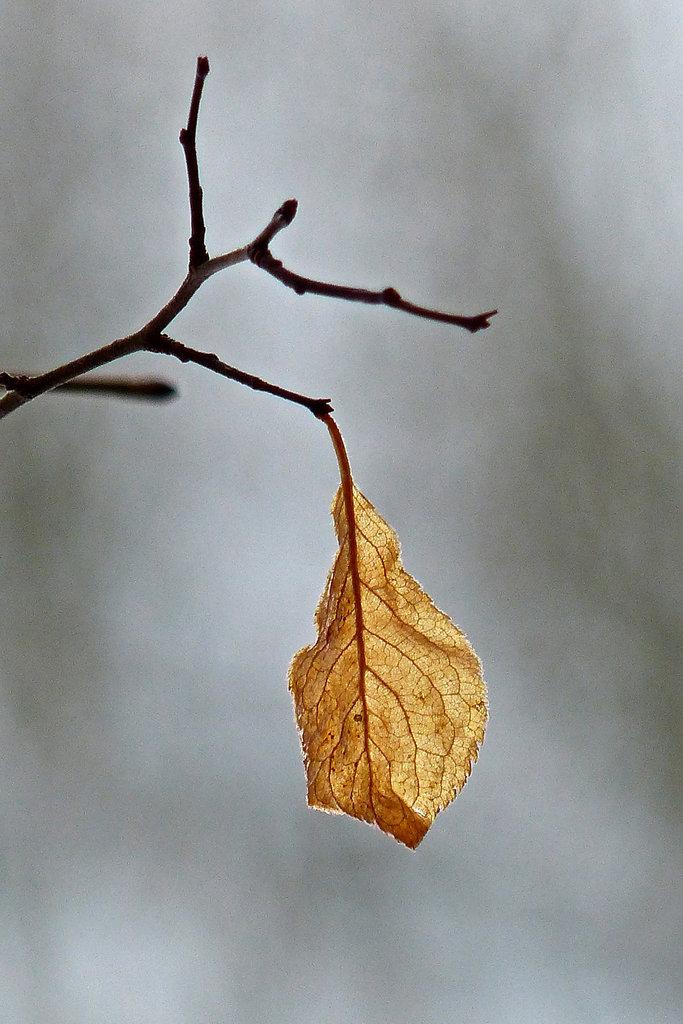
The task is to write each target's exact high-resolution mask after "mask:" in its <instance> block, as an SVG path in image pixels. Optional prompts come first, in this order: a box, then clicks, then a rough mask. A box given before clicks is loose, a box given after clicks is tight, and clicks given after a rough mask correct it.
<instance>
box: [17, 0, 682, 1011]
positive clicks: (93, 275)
mask: <svg viewBox="0 0 683 1024" xmlns="http://www.w3.org/2000/svg"><path fill="white" fill-rule="evenodd" d="M0 27H1V29H2V44H1V47H2V64H1V66H0V81H1V82H2V88H1V90H0V96H1V102H2V124H3V145H2V150H1V156H0V162H1V169H2V189H1V197H0V209H1V217H2V220H1V228H2V230H1V238H2V251H3V273H2V275H1V281H0V317H1V319H2V331H1V335H0V337H1V339H2V359H1V363H2V368H6V369H14V370H29V371H30V370H42V369H47V368H49V367H51V366H53V365H57V364H59V363H61V362H63V361H65V360H67V359H70V358H73V357H75V356H77V355H79V354H81V353H83V352H85V351H87V350H88V349H90V348H92V347H95V346H97V345H101V344H103V343H105V342H106V341H109V340H111V339H113V338H115V337H119V336H121V335H122V334H126V333H128V332H129V331H131V330H133V329H135V328H137V327H139V326H140V325H141V324H142V323H143V322H144V321H146V320H147V319H149V317H151V316H152V314H153V313H155V312H156V310H157V309H158V308H159V307H160V306H161V305H162V304H163V303H164V302H165V301H166V300H167V299H168V298H169V297H170V295H171V294H172V292H173V291H174V290H175V288H176V286H177V285H178V284H179V282H180V280H181V279H182V277H183V275H184V273H185V267H186V258H187V252H186V249H187V241H186V240H187V236H188V234H189V227H188V215H187V197H186V181H185V171H184V163H183V156H182V151H181V148H180V146H179V145H178V142H177V135H178V131H179V129H180V127H181V126H182V124H183V123H184V122H185V119H186V116H187V109H188V104H189V97H190V92H191V88H192V82H193V76H194V68H195V62H196V57H197V55H198V54H200V53H207V54H208V55H209V57H210V60H211V67H212V70H211V74H210V76H209V78H208V80H207V83H206V90H205V97H204V101H203V106H202V110H201V115H200V128H199V157H200V165H201V172H202V183H203V186H204V190H205V202H206V217H207V225H208V235H207V243H208V246H209V250H210V252H211V253H212V254H217V253H219V252H221V251H225V250H227V249H230V248H233V247H234V246H237V245H240V244H243V243H245V242H246V241H248V240H250V239H251V238H252V237H253V236H254V235H255V234H256V233H257V232H258V231H259V230H260V229H261V228H262V227H263V226H264V225H265V223H266V222H267V221H268V219H269V217H270V215H271V214H272V212H273V211H274V210H275V209H276V207H277V206H278V205H279V204H280V203H281V202H282V201H283V200H284V199H287V198H289V197H290V196H295V197H296V198H297V199H298V200H299V203H300V207H299V215H298V217H297V219H296V220H295V222H294V223H293V225H292V226H291V227H290V228H289V229H288V230H287V231H286V232H284V233H283V234H282V235H280V236H279V238H278V239H277V242H276V244H275V246H274V250H275V253H276V255H278V256H281V257H282V258H283V259H284V260H285V261H286V262H287V264H288V265H290V266H291V267H292V268H294V269H297V270H299V271H301V272H302V273H309V274H312V275H317V276H320V277H324V278H327V279H330V280H335V281H338V282H340V283H349V284H357V285H365V286H367V287H384V286H387V285H393V286H394V287H396V288H398V289H399V290H400V291H401V292H402V293H403V294H404V295H405V296H406V297H407V298H410V299H413V300H414V301H416V302H422V303H425V304H427V305H432V306H435V307H440V308H443V309H447V310H450V311H456V312H463V313H476V312H480V311H481V310H485V309H489V308H492V307H494V306H497V307H498V308H499V309H500V315H499V316H498V317H497V318H496V319H495V320H494V323H493V325H492V327H491V329H490V330H489V331H487V332H484V333H483V334H479V335H476V336H470V335H468V334H466V333H465V332H463V331H459V330H457V329H456V328H449V327H446V326H444V325H439V324H434V323H427V322H422V321H420V320H415V319H412V318H410V317H406V316H403V315H401V314H399V313H397V312H395V311H393V310H388V309H374V308H370V307H354V306H351V305H348V304H344V303H341V302H334V301H332V300H326V299H321V298H320V299H319V298H314V297H304V298H297V296H295V295H294V294H293V293H291V292H287V291H286V290H285V289H284V288H282V286H280V285H279V284H278V283H277V282H276V281H274V280H272V279H271V278H269V277H267V276H266V275H264V274H262V273H261V272H260V271H258V270H257V269H255V268H254V267H251V266H241V267H237V268H235V269H233V270H230V271H228V272H226V273H224V274H222V275H220V276H218V277H216V278H214V279H213V280H211V281H210V282H209V283H208V284H206V285H205V286H204V288H203V289H202V290H201V292H200V293H199V294H198V295H197V296H196V297H195V299H194V300H193V302H192V304H191V306H190V307H189V308H188V310H187V311H185V312H184V313H183V314H182V316H181V317H180V318H179V320H178V321H177V322H176V323H175V324H174V325H173V327H172V331H171V333H172V334H173V335H174V336H175V337H177V338H178V339H179V340H181V341H184V342H186V343H188V344H191V345H195V346H197V347H199V348H205V349H209V350H215V351H217V352H219V353H220V354H221V355H222V356H223V357H224V358H225V359H226V360H227V361H228V362H231V363H233V364H235V365H237V366H240V367H242V368H243V369H245V370H249V371H251V372H253V373H257V374H260V375H262V376H264V377H266V378H267V379H269V380H272V381H275V382H278V383H280V384H282V385H284V386H286V387H290V388H293V389H297V390H301V391H304V392H306V393H309V394H312V395H325V396H330V397H331V398H332V400H333V403H334V406H335V409H336V414H337V418H338V422H339V425H340V427H341V429H342V431H343V433H344V436H345V438H346V441H347V444H348V447H349V452H350V456H351V461H352V466H353V468H354V471H355V476H356V481H357V483H358V486H359V487H360V488H361V489H362V490H363V491H364V492H365V493H366V494H367V495H368V497H369V498H370V499H371V500H372V501H373V502H374V504H375V505H376V506H377V508H378V510H379V511H380V513H381V514H382V515H383V516H384V517H385V518H386V519H387V520H388V521H389V522H390V523H391V524H392V525H393V526H394V527H395V529H396V530H397V532H398V534H399V536H400V538H401V540H402V543H403V554H404V562H405V565H406V567H407V568H408V570H409V571H410V572H411V573H412V574H413V575H415V576H416V577H417V578H418V579H419V580H420V581H421V582H422V584H423V585H424V586H425V587H426V589H427V590H428V591H429V593H430V594H431V595H432V597H433V598H434V600H435V601H436V603H437V604H438V605H439V606H440V607H442V608H443V609H444V610H446V611H447V612H449V614H451V616H452V617H453V618H454V619H455V621H456V622H458V623H459V624H460V625H461V626H462V627H463V628H464V629H465V630H466V631H467V633H468V635H469V637H470V639H471V640H472V642H473V644H474V646H475V647H476V650H477V652H478V653H479V655H480V657H481V658H482V660H483V663H484V668H485V676H486V679H487V682H488V685H489V691H490V704H491V721H490V726H489V729H488V733H487V737H486V742H485V744H484V747H483V749H482V753H481V757H480V761H479V764H478V765H477V766H476V767H475V769H474V772H473V775H472V778H471V780H470V781H469V782H468V784H467V786H466V787H465V790H464V791H463V793H462V794H461V795H460V796H459V797H458V799H457V801H456V802H455V804H453V805H452V806H451V807H450V808H449V809H448V811H447V812H445V813H444V814H442V815H440V816H439V818H438V820H437V822H436V824H435V825H434V827H433V829H432V831H431V832H430V834H429V835H428V837H427V838H426V839H425V841H424V843H423V844H422V846H421V847H420V849H419V850H418V851H417V852H416V853H411V852H409V851H407V850H405V849H403V848H401V847H399V846H398V845H396V844H395V843H393V842H392V841H390V840H388V839H386V838H385V837H384V836H382V835H381V834H380V833H379V832H377V831H376V830H373V829H370V828H368V827H367V826H364V825H362V824H360V823H358V822H355V821H351V820H345V819H341V818H337V817H329V816H327V815H322V814H319V813H317V812H314V811H310V810H308V809H307V807H306V804H305V784H304V774H303V768H302V765H301V757H300V750H299V741H298V737H297V733H296V729H295V725H294V720H293V712H292V707H291V701H290V696H289V693H288V691H287V681H286V673H287V666H288V664H289V660H290V658H291V656H292V654H293V653H294V652H295V651H296V650H298V648H299V647H301V646H303V645H304V644H306V643H309V642H311V640H312V639H313V636H314V631H313V624H312V619H313V612H314V609H315V606H316V604H317V601H318V598H319V596H320V592H321V590H322V588H323V584H324V581H325V576H326V573H327V571H328V568H329V566H330V564H331V561H332V557H333V554H334V550H335V541H334V535H333V528H332V521H331V519H330V517H329V505H330V502H331V499H332V497H333V494H334V492H335V490H336V487H337V470H336V465H335V460H334V455H333V452H332V448H331V445H330V442H329V439H328V437H327V433H326V431H325V430H324V428H323V427H322V426H321V425H320V424H319V423H318V422H316V420H315V419H314V418H313V417H312V416H310V415H309V414H308V413H307V412H306V411H305V410H301V409H298V408H296V407H294V406H291V405H287V404H286V403H282V402H278V401H277V400H276V399H273V398H270V397H268V396H263V395H257V394H254V393H251V392H248V391H246V390H245V389H243V388H240V387H239V386H238V385H236V384H232V383H230V382H227V381H224V380H221V379H219V378H218V377H216V376H214V375H212V374H210V373H208V372H206V371H204V370H201V369H199V368H197V367H183V366H181V365H180V364H178V363H175V362H173V361H172V360H170V359H164V357H161V356H159V357H157V358H153V357H145V358H142V357H137V358H134V359H130V360H128V363H127V364H119V368H120V369H121V370H124V369H125V370H129V371H131V372H133V371H136V370H153V371H155V372H158V373H161V374H163V375H164V376H166V377H169V378H170V379H173V380H175V381H177V383H178V384H179V387H180V389H181V398H180V399H179V400H177V401H175V402H173V403H169V404H166V405H163V406H158V407H153V406H144V405H141V404H137V405H136V404H132V403H130V404H126V403H124V402H120V401H119V402H117V401H113V400H109V401H107V400H102V399H87V398H77V397H66V396H61V397H60V396H56V395H54V396H46V397H44V398H42V399H40V400H38V401H36V402H34V403H32V404H30V405H28V406H26V407H25V408H24V409H22V410H19V411H18V412H16V413H14V414H13V415H12V416H11V417H9V418H8V419H7V420H5V421H3V423H2V439H3V447H2V485H1V491H0V493H1V495H2V505H1V510H0V609H1V623H2V632H1V638H2V648H1V661H0V687H1V689H0V702H1V703H0V733H1V736H0V759H1V761H0V800H1V804H0V1021H1V1022H2V1024H5V1022H7V1024H23V1022H26V1024H45V1022H50V1024H123V1022H131V1024H133V1022H134V1024H199V1022H222V1021H237V1022H240V1024H241V1022H245V1024H247V1022H249V1024H251V1022H257V1021H258V1022H262V1024H270V1022H304V1024H306V1022H316V1024H333V1022H334V1024H337V1022H339V1024H341V1022H343V1024H348V1022H355V1021H358V1022H363V1024H365V1022H367V1024H403V1022H412V1021H420V1022H429V1024H442V1022H443V1024H452V1022H459V1021H463V1022H464V1021H467V1022H468V1024H517V1022H519V1024H530V1022H537V1021H538V1022H552V1024H624V1022H629V1024H630V1022H643V1024H665V1022H666V1024H669V1022H671V1024H673V1022H674V1021H679V1020H680V1001H681V995H682V993H681V979H680V975H679V974H678V967H679V957H680V935H681V923H682V915H681V895H680V893H681V888H680V883H681V868H682V867H683V864H682V858H681V845H680V840H681V816H680V794H681V719H682V717H683V716H682V708H681V675H682V672H681V667H682V660H683V659H682V644H681V616H680V609H681V596H682V595H681V589H682V584H681V579H682V575H681V572H680V552H681V529H680V509H681V498H682V496H683V467H682V460H681V442H682V441H683V436H682V435H683V416H682V415H681V406H680V389H681V356H680V322H681V313H682V312H683V309H682V303H681V284H680V270H681V234H682V228H683V210H682V205H681V198H680V196H681V191H680V183H681V171H682V161H681V156H682V153H681V149H682V147H681V131H680V125H681V105H680V97H681V86H682V84H683V83H682V81H681V79H682V77H683V76H682V75H681V71H680V54H681V44H682V43H683V19H682V16H681V9H680V5H678V4H674V3H663V4H657V5H654V6H653V5H648V4H645V3H638V2H635V0H632V2H627V0H620V2H617V3H614V4H609V5H605V7H604V8H600V7H599V6H598V7H596V6H595V5H585V4H579V3H573V2H562V0H558V2H556V3H550V2H545V3H543V2H539V0H530V2H529V3H527V4H518V3H512V2H509V0H504V2H502V3H492V2H491V0H478V2H476V3H475V2H470V3H444V2H441V3H436V2H435V3H429V2H427V3H419V4H418V3H406V2H397V3H394V4H392V5H391V6H390V7H389V6H388V5H387V6H386V7H385V8H383V6H382V5H375V7H374V8H371V7H370V6H369V5H366V4H360V3H337V4H328V3H319V4H315V3H310V2H308V3H307V2H305V0H299V2H297V0H292V2H291V3H289V4H287V5H284V4H280V3H272V2H271V3H259V2H253V0H251V2H249V3H247V2H244V0H237V2H235V3H232V4H226V3H221V4H218V3H201V2H198V0H186V2H185V3H182V4H181V3H178V2H176V0H167V2H166V3H165V4H156V3H153V2H151V0H138V2H136V3H125V2H124V3H120V4H116V5H112V4H110V3H106V4H105V3H103V2H100V0H97V2H94V3H87V4H86V3H66V2H63V0H61V2H60V0H57V2H54V0H52V2H50V3H48V2H38V0H29V2H26V3H6V4H4V5H3V12H2V15H1V21H0Z"/></svg>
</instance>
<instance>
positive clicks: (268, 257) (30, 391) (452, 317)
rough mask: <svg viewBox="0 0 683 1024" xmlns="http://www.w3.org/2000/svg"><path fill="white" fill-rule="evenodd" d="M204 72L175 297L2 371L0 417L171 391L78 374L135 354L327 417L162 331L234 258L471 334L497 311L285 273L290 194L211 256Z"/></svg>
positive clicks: (144, 382) (303, 290)
mask: <svg viewBox="0 0 683 1024" xmlns="http://www.w3.org/2000/svg"><path fill="white" fill-rule="evenodd" d="M208 73H209V61H208V59H207V58H206V57H199V58H198V60H197V70H196V74H195V81H194V87H193V90H192V98H191V101H190V111H189V115H188V120H187V125H186V126H185V127H184V128H183V129H182V130H181V132H180V144H181V145H182V147H183V151H184V154H185V162H186V166H187V179H188V189H189V204H190V222H191V234H190V239H189V266H188V272H187V276H186V277H185V280H184V281H183V282H182V283H181V285H180V287H179V288H178V290H177V291H176V293H175V295H174V296H173V297H172V298H171V299H170V300H169V302H168V303H167V304H166V305H165V306H164V307H163V308H162V309H161V310H159V312H158V313H157V314H156V315H155V316H154V317H152V319H151V320H150V321H149V322H148V323H147V324H145V325H144V326H143V327H141V328H140V330H138V331H136V332H135V333H133V334H131V335H128V336H127V337H125V338H118V339H117V340H116V341H112V342H110V343H109V344H108V345H104V346H103V347H102V348H98V349H95V350H93V351H92V352H88V353H86V354H85V355H83V356H80V357H79V358H78V359H74V360H72V361H71V362H68V363H64V364H63V365H62V366H59V367H56V368H55V369H53V370H50V371H48V372H47V373H42V374H37V375H33V376H30V375H28V374H14V373H8V372H0V388H2V389H4V390H5V391H6V392H7V393H6V394H5V395H4V396H3V397H2V398H0V419H2V418H3V417H4V416H8V415H9V414H10V413H11V412H13V411H14V410H15V409H17V408H19V407H20V406H22V405H25V404H26V403H27V402H29V401H31V400H32V399H34V398H37V397H38V395H42V394H45V393H46V392H48V391H53V390H56V389H60V390H62V389H67V388H68V389H70V390H73V391H76V390H78V391H90V392H96V393H100V394H117V395H124V396H129V397H135V398H151V399H163V398H167V397H170V396H171V395H173V394H175V389H174V387H173V386H172V385H170V384H168V383H167V382H166V381H162V380H157V379H155V378H102V377H93V376H86V377H84V376H82V375H83V374H89V373H90V371H92V370H95V369H97V368H98V367H100V366H104V365H106V364H108V363H112V362H114V361H116V360H118V359H121V358H123V357H124V356H127V355H131V354H132V353H134V352H157V353H161V354H164V355H170V356H174V357H175V358H176V359H179V360H181V361H182V362H193V363H197V364H198V365H200V366H204V367H205V368H206V369H208V370H211V371H212V372H214V373H218V374H220V375H221V376H224V377H227V378H229V379H230V380H234V381H237V382H238V383H240V384H244V385H245V386H246V387H249V388H252V389H253V390H255V391H263V392H266V393H268V394H271V395H274V396H276V397H278V398H282V399H284V400H285V401H289V402H294V403H295V404H297V405H301V406H303V407H304V408H307V409H309V410H310V412H312V413H313V415H314V416H316V417H318V418H320V419H325V417H327V416H329V414H330V413H331V412H332V406H331V404H330V401H329V399H327V398H311V397H309V396H307V395H302V394H299V393H297V392H295V391H290V390H288V389H287V388H281V387H279V386H278V385H275V384H270V383H268V381H264V380H262V379H261V378H260V377H256V376H254V375H253V374H249V373H246V372H244V371H243V370H239V369H237V368H236V367H233V366H229V365H228V364H227V363H224V362H223V361H222V360H221V359H219V358H218V356H217V355H215V353H212V352H202V351H200V350H199V349H194V348H190V347H188V346H187V345H183V344H182V343H181V342H179V341H175V340H174V339H172V338H170V337H168V335H166V334H165V333H164V332H165V330H166V328H167V327H168V326H169V324H170V323H171V322H172V321H173V320H174V319H175V318H176V317H177V316H178V314H179V313H180V312H181V310H183V309H184V308H185V306H187V304H188V302H189V301H190V299H191V298H192V296H193V295H194V294H195V292H196V291H197V290H198V289H199V288H200V287H201V285H202V284H203V283H204V282H205V281H206V280H208V279H209V278H210V277H212V276H213V275H214V274H216V273H218V272H219V271H221V270H225V269H227V268H228V267H231V266H235V265H236V264H237V263H246V262H251V263H253V264H254V266H256V267H258V268H259V269H261V270H264V271H265V272H266V273H268V274H270V275H271V276H272V277H275V278H276V279H277V280H278V281H280V282H281V283H282V284H283V285H285V287H287V288H291V289H292V290H293V291H294V292H296V294H297V295H305V294H307V293H310V294H313V295H323V296H327V297H330V298H337V299H344V300H346V301H349V302H362V303H366V304H369V305H375V306H389V307H390V308H392V309H397V310H400V311H401V312H404V313H409V314H410V315H412V316H417V317H421V318H423V319H426V320H437V321H440V322H442V323H447V324H453V325H455V326H458V327H463V328H464V329H465V330H468V331H470V332H471V333H474V332H476V331H480V330H485V329H486V328H487V327H489V326H490V320H491V317H493V316H495V314H496V312H497V310H495V309H492V310H489V311H488V312H486V313H479V314H477V315H475V316H461V315H458V314H455V313H444V312H441V311H440V310H434V309H428V308H426V307H424V306H418V305H415V304H414V303H411V302H408V301H407V300H405V299H403V298H402V296H401V295H400V294H399V293H398V292H397V291H396V289H395V288H384V289H381V290H379V291H372V290H369V289H367V288H352V287H348V286H346V285H338V284H330V283H328V282H325V281H317V280H315V279H314V278H310V277H304V276H303V275H301V274H298V273H296V272H295V271H292V270H289V269H288V268H287V267H285V266H284V264H283V262H282V261H281V260H279V259H276V257H275V256H273V254H272V253H271V251H270V246H271V243H272V242H273V239H274V238H275V236H276V235H277V234H278V233H279V232H280V231H282V230H283V229H284V228H286V227H288V226H289V225H290V224H291V223H292V221H293V220H294V217H295V216H296V212H297V205H298V204H297V201H296V199H287V200H286V201H285V202H284V203H283V204H282V205H281V206H280V207H279V208H278V209H277V210H276V211H275V213H274V214H273V216H272V217H271V219H270V221H269V223H268V224H267V225H266V227H265V228H264V229H263V230H262V231H261V232H260V233H259V234H258V235H257V236H256V237H255V238H254V239H253V241H251V242H250V243H248V244H247V245H245V246H242V247H241V248H239V249H234V250H232V251H231V252H227V253H224V254H223V255H221V256H215V257H213V258H211V257H210V256H209V253H208V250H207V248H206V243H205V237H206V225H205V223H204V210H203V192H202V188H201V184H200V179H199V164H198V160H197V120H198V116H199V106H200V103H201V97H202V92H203V88H204V81H205V79H206V76H207V75H208Z"/></svg>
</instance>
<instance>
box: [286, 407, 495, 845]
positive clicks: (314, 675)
mask: <svg viewBox="0 0 683 1024" xmlns="http://www.w3.org/2000/svg"><path fill="white" fill-rule="evenodd" d="M325 420H326V422H327V425H328V428H329V429H330V433H331V434H332V437H333V440H334V441H335V448H336V449H337V455H338V457H339V460H340V467H341V470H342V485H341V487H340V488H339V491H338V493H337V496H336V498H335V500H334V503H333V506H332V514H333V517H334V522H335V531H336V534H337V538H338V540H339V551H338V552H337V556H336V559H335V562H334V565H333V567H332V570H331V572H330V575H329V577H328V580H327V586H326V588H325V592H324V593H323V595H322V598H321V600H320V604H319V605H318V609H317V612H316V626H317V631H318V638H317V640H316V642H315V643H314V644H313V645H312V646H310V647H305V648H304V649H303V650H301V651H299V653H298V654H297V655H296V656H295V657H294V659H293V661H292V665H291V668H290V673H289V679H290V688H291V690H292V693H293V696H294V702H295V709H296V717H297V722H298V725H299V729H300V731H301V741H302V746H303V749H304V759H305V764H306V772H307V777H308V802H309V804H310V805H311V806H312V807H317V808H320V809H321V810H325V811H333V812H337V813H341V812H346V813H347V814H350V815H353V816H354V817H356V818H361V819H362V820H364V821H368V822H375V823H376V824H377V825H378V826H379V827H380V828H381V829H382V830H383V831H384V832H388V833H390V834H391V835H392V836H394V837H395V838H396V839H398V840H399V841H400V842H402V843H405V844H406V846H409V847H411V848H414V847H416V846H417V845H418V843H419V842H420V841H421V840H422V839H423V837H424V835H425V833H426V832H427V830H428V828H429V826H430V825H431V823H432V822H433V820H434V818H435V816H436V815H437V813H438V812H439V811H440V810H442V809H443V808H444V807H445V806H446V805H447V804H448V803H450V801H451V800H452V799H453V798H454V797H455V796H456V794H457V793H458V792H459V791H460V790H461V789H462V787H463V785H464V784H465V781H466V780H467V777H468V775H469V773H470V770H471V767H472V764H473V762H475V761H476V760H477V755H478V751H479V745H480V744H481V742H482V740H483V738H484V729H485V726H486V717H487V703H486V688H485V685H484V682H483V679H482V676H481V665H480V662H479V659H478V658H477V656H476V654H475V653H474V651H473V650H472V647H471V646H470V644H469V643H468V641H467V638H466V637H465V635H464V634H463V633H462V632H461V631H460V630H459V629H458V628H457V626H455V625H454V624H453V623H452V622H451V620H450V619H449V618H448V616H446V615H445V614H444V613H443V612H440V611H439V610H438V609H437V608H436V607H435V606H434V604H433V603H432V601H431V599H430V598H429V596H428V595H427V594H426V593H425V592H424V591H423V590H422V589H421V588H420V586H419V585H418V583H417V582H416V581H415V580H414V579H413V578H412V576H410V575H409V574H408V573H407V572H406V571H405V569H404V568H403V566H402V565H401V561H400V556H399V543H398V538H397V536H396V534H395V533H394V531H393V530H392V529H391V527H390V526H389V525H388V524H387V523H385V522H384V520H383V519H382V518H381V517H380V516H379V515H378V514H377V512H376V511H375V509H374V508H373V506H372V505H371V504H370V502H369V501H368V500H367V499H366V498H365V497H363V495H362V494H361V493H360V491H358V490H357V489H356V487H355V486H354V485H353V482H352V480H351V476H350V471H349V470H348V460H347V459H346V453H345V451H344V450H343V442H342V441H341V436H340V435H339V432H338V430H337V427H336V424H335V423H334V421H332V420H331V417H325ZM335 433H336V435H337V436H336V437H335ZM340 447H341V451H340Z"/></svg>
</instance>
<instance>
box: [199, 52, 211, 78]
mask: <svg viewBox="0 0 683 1024" xmlns="http://www.w3.org/2000/svg"><path fill="white" fill-rule="evenodd" d="M210 70H211V69H210V68H209V58H208V57H197V77H198V78H206V76H207V75H208V73H209V71H210Z"/></svg>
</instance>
